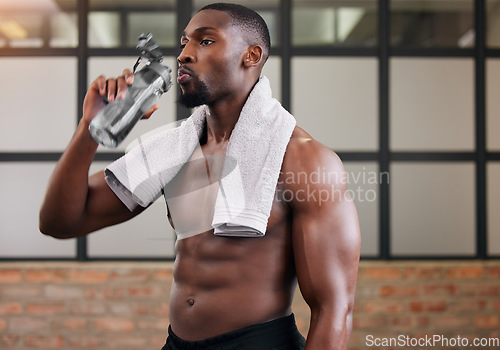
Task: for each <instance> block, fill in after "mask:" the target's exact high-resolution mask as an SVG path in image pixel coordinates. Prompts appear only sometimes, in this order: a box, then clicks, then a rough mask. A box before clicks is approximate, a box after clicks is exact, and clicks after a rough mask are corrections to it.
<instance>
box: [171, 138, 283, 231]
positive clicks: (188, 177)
mask: <svg viewBox="0 0 500 350" xmlns="http://www.w3.org/2000/svg"><path fill="white" fill-rule="evenodd" d="M225 150H226V149H225V147H209V146H202V147H200V148H198V149H197V150H196V151H195V152H194V153H193V155H192V156H191V158H190V160H189V162H187V163H186V164H185V165H184V166H183V168H182V169H181V170H180V171H179V173H178V174H177V176H176V177H175V178H174V180H173V181H172V182H171V183H169V184H168V185H167V186H166V187H165V189H164V192H165V198H166V201H167V205H168V215H169V220H170V223H171V224H172V226H173V227H174V229H175V230H176V232H177V234H178V235H180V236H179V237H178V238H187V237H189V236H192V235H195V234H199V233H203V232H207V231H211V230H212V225H211V224H212V219H213V215H214V209H215V203H216V200H217V196H218V194H219V190H220V183H221V179H222V177H223V170H224V173H227V171H228V168H229V171H231V170H232V169H233V168H234V166H235V164H232V163H234V162H231V160H229V163H228V160H227V159H225ZM255 171H258V169H255ZM241 175H242V176H245V174H241ZM279 186H280V185H279V182H278V187H279ZM276 193H279V190H277V192H276ZM287 217H288V206H287V203H286V202H285V201H283V200H282V198H281V196H275V197H274V201H273V206H272V210H271V215H270V217H269V220H268V231H272V230H274V229H275V228H276V227H277V226H279V225H280V224H282V223H283V221H286V219H287Z"/></svg>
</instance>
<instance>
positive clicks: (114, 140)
mask: <svg viewBox="0 0 500 350" xmlns="http://www.w3.org/2000/svg"><path fill="white" fill-rule="evenodd" d="M171 72H172V70H171V69H170V68H169V67H167V66H164V65H162V64H160V63H159V62H149V63H148V64H147V65H146V66H144V68H142V69H141V70H140V71H138V72H137V73H135V75H134V82H133V84H132V85H129V86H128V88H127V93H126V95H125V97H124V98H123V99H117V100H115V101H114V102H110V103H108V105H106V106H105V107H104V108H103V109H101V110H100V111H99V112H98V113H97V115H96V116H95V117H94V118H93V119H92V121H91V122H90V126H89V132H90V134H91V135H92V137H93V138H94V140H95V141H96V142H98V143H100V144H102V145H104V146H106V147H116V146H118V144H120V143H121V142H122V141H123V139H124V138H125V137H126V136H127V135H128V134H129V133H130V131H131V130H132V128H133V127H134V126H135V125H136V124H137V122H138V121H139V120H140V119H141V118H142V116H143V115H144V114H145V113H146V112H147V111H149V110H150V109H151V107H153V106H154V105H155V103H157V102H158V100H159V98H160V97H161V95H162V94H163V93H165V92H167V91H168V89H169V88H170V87H171V86H172V79H171V75H170V73H171Z"/></svg>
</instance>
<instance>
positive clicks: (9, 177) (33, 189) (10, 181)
mask: <svg viewBox="0 0 500 350" xmlns="http://www.w3.org/2000/svg"><path fill="white" fill-rule="evenodd" d="M54 166H55V163H40V162H30V163H16V162H14V163H0V174H1V175H0V176H1V181H0V193H1V194H2V195H1V196H0V205H1V210H0V257H3V258H5V257H11V258H19V257H49V258H64V257H65V258H68V257H75V255H76V241H75V240H74V239H71V240H57V239H54V238H52V237H49V236H45V235H43V234H41V233H40V231H39V230H38V213H39V211H40V205H41V204H42V200H43V197H44V195H45V190H46V188H47V184H48V181H49V177H50V175H51V174H52V170H53V169H54Z"/></svg>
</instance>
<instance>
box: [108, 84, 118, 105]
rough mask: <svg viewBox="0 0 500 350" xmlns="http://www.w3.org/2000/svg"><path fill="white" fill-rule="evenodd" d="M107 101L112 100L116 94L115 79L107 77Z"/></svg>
mask: <svg viewBox="0 0 500 350" xmlns="http://www.w3.org/2000/svg"><path fill="white" fill-rule="evenodd" d="M107 88H108V102H113V101H114V100H115V96H116V79H108V81H107Z"/></svg>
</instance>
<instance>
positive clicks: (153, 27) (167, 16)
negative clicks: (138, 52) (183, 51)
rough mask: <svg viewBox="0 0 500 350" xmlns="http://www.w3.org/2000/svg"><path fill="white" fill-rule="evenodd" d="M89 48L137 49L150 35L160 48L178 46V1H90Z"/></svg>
mask: <svg viewBox="0 0 500 350" xmlns="http://www.w3.org/2000/svg"><path fill="white" fill-rule="evenodd" d="M89 8H90V11H91V12H90V13H89V33H88V36H89V46H90V47H102V48H116V47H135V46H136V45H137V38H138V36H139V35H140V34H141V33H149V32H151V33H152V34H153V36H154V38H155V40H156V41H157V42H158V44H160V46H163V47H166V46H170V47H171V46H175V45H176V44H177V42H178V40H177V37H176V30H175V28H176V22H175V18H176V16H175V0H147V1H132V0H112V1H108V0H90V5H89Z"/></svg>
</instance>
